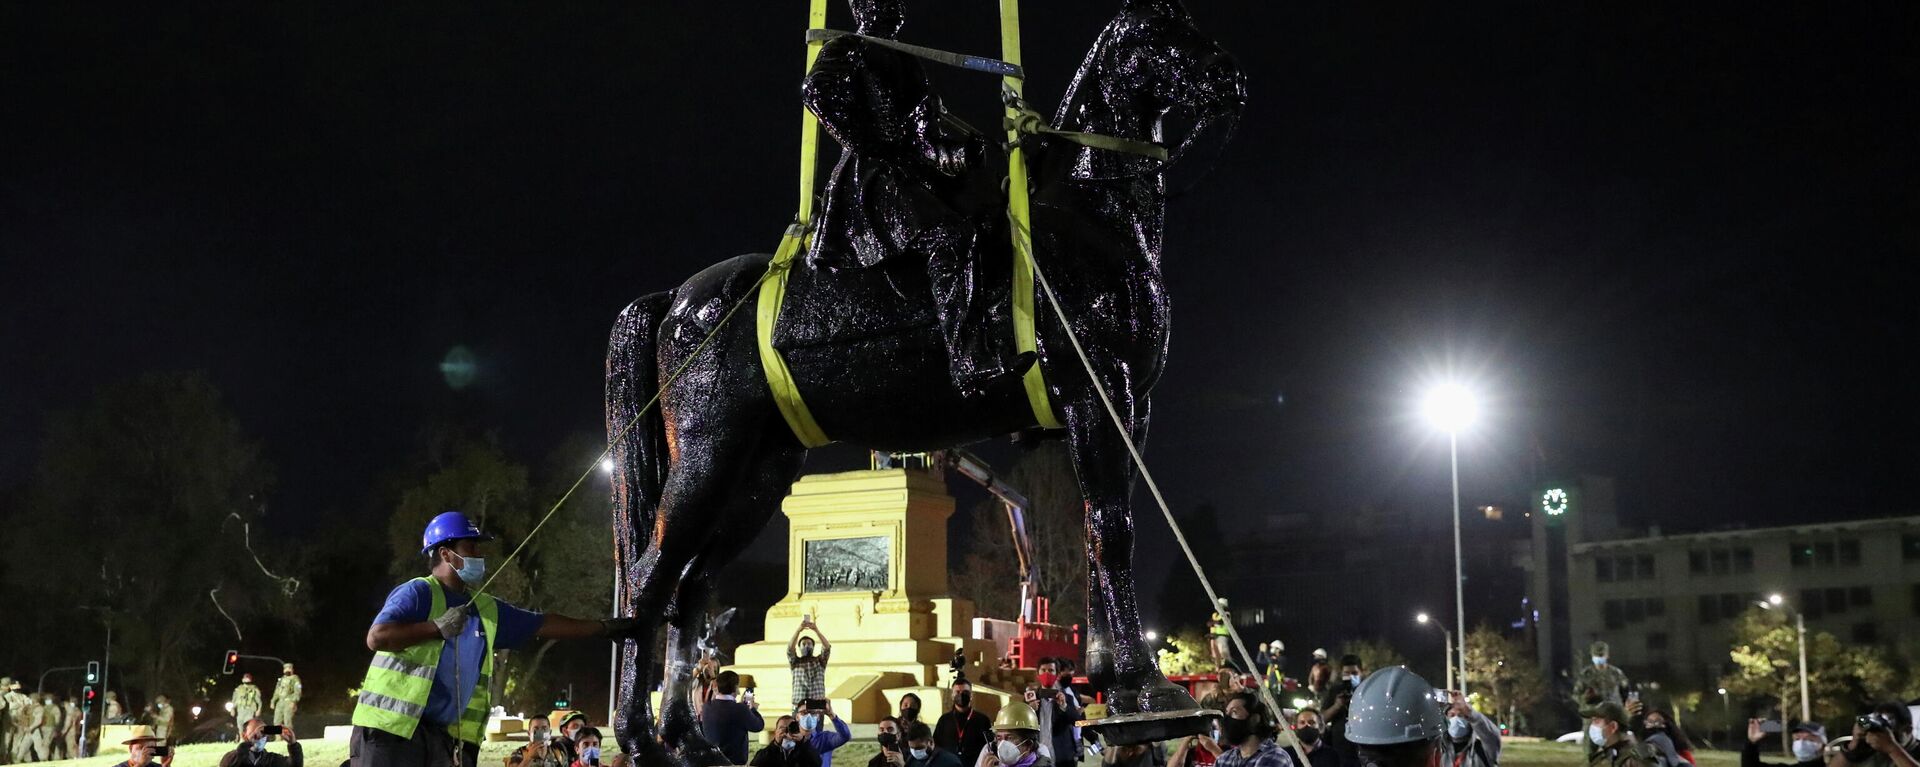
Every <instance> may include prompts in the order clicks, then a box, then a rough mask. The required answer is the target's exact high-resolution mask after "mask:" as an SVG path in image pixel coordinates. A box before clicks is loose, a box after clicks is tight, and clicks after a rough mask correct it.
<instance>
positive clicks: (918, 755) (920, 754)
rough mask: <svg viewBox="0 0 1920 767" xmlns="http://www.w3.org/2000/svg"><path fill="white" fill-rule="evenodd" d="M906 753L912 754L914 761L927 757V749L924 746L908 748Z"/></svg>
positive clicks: (924, 759)
mask: <svg viewBox="0 0 1920 767" xmlns="http://www.w3.org/2000/svg"><path fill="white" fill-rule="evenodd" d="M907 754H908V755H910V756H912V757H913V758H914V761H926V758H927V750H926V749H924V748H909V749H907Z"/></svg>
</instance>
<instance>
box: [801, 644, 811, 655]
mask: <svg viewBox="0 0 1920 767" xmlns="http://www.w3.org/2000/svg"><path fill="white" fill-rule="evenodd" d="M800 657H802V658H811V657H813V645H810V644H803V645H800Z"/></svg>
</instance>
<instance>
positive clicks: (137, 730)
mask: <svg viewBox="0 0 1920 767" xmlns="http://www.w3.org/2000/svg"><path fill="white" fill-rule="evenodd" d="M130 732H131V733H132V734H133V737H131V738H128V739H126V740H124V741H121V742H120V745H122V746H131V745H133V744H135V743H140V742H143V741H149V740H166V738H161V737H155V736H154V734H153V728H152V727H148V726H147V725H144V724H136V725H134V726H133V729H132V730H130Z"/></svg>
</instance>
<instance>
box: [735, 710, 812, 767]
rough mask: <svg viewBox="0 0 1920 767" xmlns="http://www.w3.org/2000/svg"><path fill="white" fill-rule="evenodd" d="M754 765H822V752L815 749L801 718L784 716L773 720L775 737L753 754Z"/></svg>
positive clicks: (784, 766) (773, 766) (796, 766)
mask: <svg viewBox="0 0 1920 767" xmlns="http://www.w3.org/2000/svg"><path fill="white" fill-rule="evenodd" d="M748 764H750V765H752V767H820V752H818V751H815V750H813V744H812V743H810V742H809V741H808V738H807V731H806V730H805V729H803V728H801V726H800V720H798V719H795V718H793V717H791V716H782V717H780V718H779V719H776V720H774V722H773V739H772V740H771V741H768V743H767V745H766V746H765V747H763V748H761V749H760V753H757V754H754V755H753V761H751V762H748Z"/></svg>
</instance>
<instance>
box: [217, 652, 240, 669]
mask: <svg viewBox="0 0 1920 767" xmlns="http://www.w3.org/2000/svg"><path fill="white" fill-rule="evenodd" d="M239 662H240V651H239V650H228V651H227V663H226V665H224V666H221V667H220V673H222V674H231V673H233V667H234V666H235V665H236V664H238V663H239Z"/></svg>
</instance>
